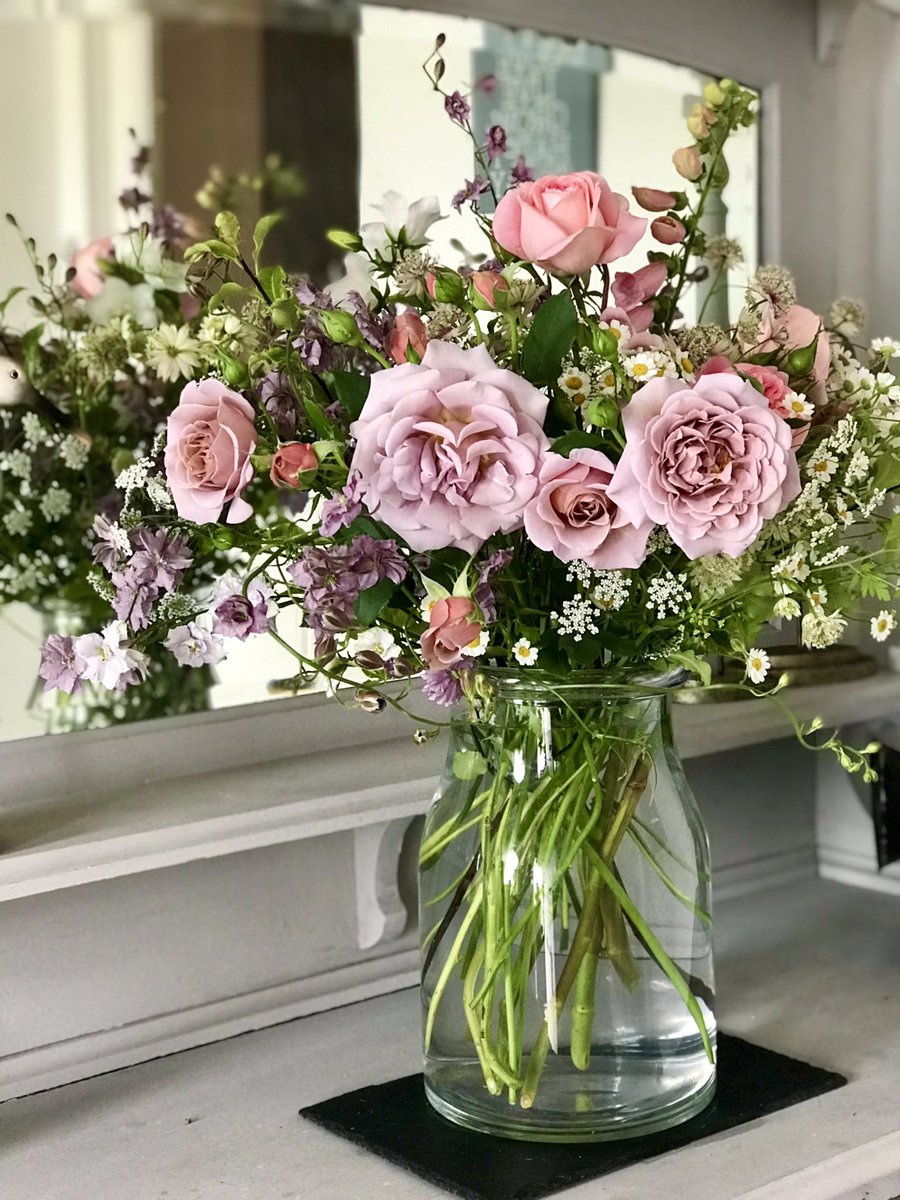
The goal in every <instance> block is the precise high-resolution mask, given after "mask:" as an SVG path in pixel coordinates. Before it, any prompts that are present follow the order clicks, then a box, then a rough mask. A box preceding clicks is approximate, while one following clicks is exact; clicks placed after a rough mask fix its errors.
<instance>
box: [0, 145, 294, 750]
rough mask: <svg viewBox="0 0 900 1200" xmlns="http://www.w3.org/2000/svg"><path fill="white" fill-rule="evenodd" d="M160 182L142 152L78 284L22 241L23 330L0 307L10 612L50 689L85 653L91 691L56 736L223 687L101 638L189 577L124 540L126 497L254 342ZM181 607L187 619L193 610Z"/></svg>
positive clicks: (222, 560)
mask: <svg viewBox="0 0 900 1200" xmlns="http://www.w3.org/2000/svg"><path fill="white" fill-rule="evenodd" d="M149 166H150V151H149V149H148V148H147V147H145V146H140V145H136V146H135V154H134V158H133V160H132V171H133V180H132V182H131V184H130V185H129V186H128V187H127V188H126V189H125V190H124V191H123V192H122V194H121V195H120V197H119V204H120V207H121V208H122V210H123V213H124V217H125V221H124V223H125V226H126V227H125V228H124V229H123V231H122V232H121V233H119V234H117V235H116V236H114V237H104V238H100V239H98V240H97V241H95V242H92V243H91V244H90V245H89V246H86V247H84V248H83V249H81V250H78V251H76V253H75V254H74V255H73V257H72V261H71V264H70V265H69V267H68V268H67V269H65V268H61V267H60V264H59V263H58V260H57V258H56V256H55V255H50V257H49V258H48V259H47V260H46V261H45V260H42V259H41V258H39V257H38V254H37V250H36V247H35V243H34V241H33V239H31V238H26V237H24V236H23V239H22V240H23V246H24V249H25V252H26V254H27V256H28V259H29V261H30V263H31V267H32V269H33V272H34V276H35V279H36V282H37V288H36V290H35V291H34V292H33V293H32V294H31V295H28V296H27V301H28V306H29V309H30V311H31V314H32V321H31V323H30V324H29V325H28V327H27V328H26V329H25V330H24V331H21V330H19V329H17V328H15V327H14V326H13V323H12V321H11V320H10V318H9V316H8V314H9V313H10V311H11V305H12V304H13V302H14V301H16V298H17V297H18V296H20V294H21V293H22V292H23V291H24V290H25V289H23V288H21V287H15V288H12V289H11V290H10V291H9V292H8V293H7V295H6V296H5V297H4V298H3V299H2V301H0V500H2V522H0V604H5V603H10V602H13V601H18V602H21V603H24V604H27V605H29V606H31V607H32V608H34V609H35V610H37V611H38V612H40V613H41V614H42V615H43V616H44V618H45V621H46V623H47V626H48V629H49V630H52V634H51V636H50V638H49V640H48V642H47V645H46V648H45V653H44V663H43V667H42V673H43V675H44V677H45V679H46V680H47V681H48V685H50V686H55V685H57V684H58V683H59V682H60V681H61V677H60V675H59V674H58V672H57V666H58V665H59V662H60V660H59V655H58V653H57V650H58V648H59V646H69V645H71V644H72V641H73V638H75V639H77V641H78V645H79V654H80V656H81V659H82V661H83V662H84V664H85V665H84V667H83V669H82V670H81V672H80V687H79V688H78V695H77V697H76V698H75V699H72V698H71V697H67V696H66V695H65V692H59V693H58V696H59V700H60V702H61V703H58V704H57V705H55V706H54V707H53V708H52V709H50V710H49V712H48V714H47V715H48V717H49V721H50V725H51V728H53V729H54V730H56V731H62V730H72V729H75V728H79V727H86V726H95V725H99V724H107V723H110V722H116V721H123V720H138V719H141V718H144V717H149V716H157V715H158V716H162V715H173V714H176V713H180V712H191V711H195V710H197V709H200V708H204V707H206V697H207V692H208V688H209V685H210V683H211V682H212V679H211V675H210V672H209V671H208V670H201V671H197V672H185V671H183V670H182V669H181V666H180V664H179V661H177V659H178V655H177V654H176V656H175V657H172V656H171V655H167V656H161V657H159V658H157V659H156V660H150V659H148V658H147V656H146V655H143V654H141V653H140V651H139V650H137V649H128V650H123V652H122V653H121V654H120V655H118V656H117V657H116V658H115V659H114V662H115V666H114V667H113V666H111V665H110V660H108V659H107V658H106V657H105V654H106V648H107V646H108V645H109V640H110V636H111V635H110V634H105V635H100V634H98V633H97V632H96V630H97V628H98V626H100V625H101V624H105V623H106V619H107V614H108V612H109V607H110V603H111V602H112V604H113V606H114V608H115V612H116V615H117V617H118V619H119V620H120V621H127V622H129V623H130V625H131V627H132V628H135V629H139V628H141V627H142V622H143V614H144V612H145V609H146V605H147V604H148V602H149V601H148V597H150V596H152V595H155V594H162V592H163V591H170V590H171V589H172V588H173V587H174V585H175V584H176V583H177V582H178V581H179V580H180V577H181V573H182V572H183V570H184V569H185V567H186V566H188V565H189V564H190V563H191V560H192V555H191V553H190V551H189V550H188V546H187V543H186V542H184V541H181V540H178V539H175V540H174V541H173V540H171V539H166V537H165V535H164V534H163V533H162V532H160V531H159V530H153V529H150V528H144V529H138V528H134V529H133V530H132V531H131V532H129V530H128V528H127V511H128V507H129V503H130V496H131V493H132V491H133V488H134V486H135V484H136V483H138V482H139V481H142V480H143V479H144V478H145V476H146V474H147V471H148V469H149V468H150V467H151V466H152V465H153V462H154V458H153V455H154V453H155V451H156V449H157V440H158V438H159V437H160V434H161V433H162V431H163V429H164V426H165V421H166V418H167V416H168V415H169V413H170V412H171V411H172V410H173V408H175V406H176V404H177V402H178V398H179V395H180V393H181V389H182V387H183V386H184V383H185V382H186V381H187V380H190V379H195V378H202V377H203V376H205V375H206V374H207V373H208V372H209V370H210V369H211V368H216V367H218V366H219V362H220V359H219V355H220V354H222V353H225V354H227V353H228V352H230V351H231V350H233V349H234V348H235V347H240V348H241V350H242V352H246V350H247V349H248V348H250V347H251V346H252V338H253V336H254V331H253V330H252V329H251V328H250V327H249V326H246V325H244V324H243V323H242V322H241V320H240V318H239V317H238V316H236V315H235V314H234V313H232V312H231V311H230V310H225V309H224V308H221V307H216V306H210V305H209V304H208V303H206V300H205V297H203V296H202V295H201V294H199V293H198V290H197V289H196V288H195V289H193V290H192V289H190V288H189V282H188V267H187V265H186V264H185V262H184V250H185V248H186V247H187V246H188V245H189V244H190V243H191V242H192V241H193V240H195V239H196V237H197V236H198V232H199V229H200V226H199V224H198V223H197V221H196V220H195V219H194V218H190V217H186V216H184V215H182V214H180V213H178V212H176V211H175V210H174V209H173V208H172V207H171V206H169V205H162V206H157V205H155V204H154V203H153V201H152V199H151V196H150V194H149V193H150V191H151V190H152V189H151V188H150V183H149ZM266 183H268V184H270V185H271V184H273V183H274V184H276V185H280V190H281V191H282V192H284V191H285V189H286V187H287V185H288V184H290V177H287V178H286V177H285V169H284V168H283V167H282V166H281V164H280V162H277V161H273V162H270V163H269V164H267V167H266V170H265V172H264V176H263V177H260V179H258V180H252V179H249V178H247V179H244V180H243V182H241V181H240V180H238V179H229V178H228V177H226V176H224V175H223V174H222V173H221V172H220V171H215V170H214V172H213V174H212V177H211V178H210V180H209V181H208V182H207V183H206V184H205V185H204V187H203V189H202V190H201V192H200V193H199V194H198V202H200V203H201V204H202V205H208V204H209V203H211V202H212V201H214V200H218V199H221V198H222V196H226V197H228V198H229V199H231V200H232V201H235V202H237V201H238V200H240V199H241V198H242V195H243V193H244V192H247V191H252V190H259V188H261V187H262V186H263V185H264V184H266ZM276 190H278V189H277V187H276ZM295 190H296V188H294V191H295ZM287 191H288V193H290V191H291V189H290V188H289V187H287ZM7 220H8V221H9V222H10V224H12V225H13V226H14V227H16V228H18V225H17V223H16V220H15V218H14V217H12V216H8V217H7ZM189 230H191V231H192V232H188V231H189ZM160 444H161V443H160ZM147 496H148V498H149V499H150V500H151V501H152V502H153V503H155V504H158V505H160V507H161V508H162V509H163V510H164V511H165V510H166V508H167V507H168V508H171V497H170V494H169V491H168V489H167V488H165V487H162V488H160V487H156V488H154V486H153V484H152V483H151V484H150V485H149V491H148V492H147ZM123 512H124V513H125V514H126V518H125V521H124V522H122V521H121V519H122V514H123ZM120 522H121V523H120ZM123 556H124V557H126V558H128V559H129V562H130V566H129V569H128V570H127V571H123V572H116V571H114V572H113V573H112V574H111V575H110V574H109V573H108V572H107V571H106V569H105V568H106V567H107V566H110V565H111V564H113V563H115V562H116V561H117V560H118V559H119V558H121V557H123ZM234 557H235V554H234V552H232V553H231V558H234ZM227 567H228V562H227V560H226V556H225V554H224V553H223V552H221V551H217V549H216V547H214V546H212V545H209V546H207V547H205V548H204V553H203V561H202V563H200V564H198V571H197V573H196V575H195V585H196V586H201V587H202V586H206V585H212V584H213V583H214V582H215V581H216V580H217V579H218V578H219V577H221V576H222V575H223V574H224V573H225V571H226V570H227ZM169 603H170V604H174V605H175V608H174V609H173V610H172V611H171V612H170V614H169V615H170V616H177V614H178V610H179V604H181V605H182V606H183V603H184V601H183V598H182V597H178V596H174V595H172V596H170V601H169ZM122 628H123V629H124V626H123V627H122ZM182 658H183V654H182ZM204 658H205V663H204V664H203V665H204V666H205V667H210V666H211V665H213V664H214V663H215V662H216V661H218V660H219V659H220V658H221V654H220V653H219V651H218V648H217V647H216V646H214V645H213V646H210V648H209V649H208V650H207V652H206V654H205V655H204ZM193 661H194V658H192V662H193ZM65 678H66V677H65V676H63V677H62V679H63V680H65ZM65 690H67V691H70V690H71V689H69V688H66V689H65ZM63 702H64V703H63Z"/></svg>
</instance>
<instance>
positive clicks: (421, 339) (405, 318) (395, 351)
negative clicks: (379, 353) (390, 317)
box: [385, 312, 428, 363]
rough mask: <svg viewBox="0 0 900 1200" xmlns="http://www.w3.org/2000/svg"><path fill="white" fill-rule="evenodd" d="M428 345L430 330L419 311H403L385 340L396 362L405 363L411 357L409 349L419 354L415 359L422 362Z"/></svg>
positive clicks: (388, 350) (389, 352)
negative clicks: (427, 328)
mask: <svg viewBox="0 0 900 1200" xmlns="http://www.w3.org/2000/svg"><path fill="white" fill-rule="evenodd" d="M427 345H428V331H427V330H426V328H425V322H424V321H423V320H422V318H421V317H420V316H419V314H418V313H417V312H402V313H401V314H400V315H399V317H397V319H396V321H395V322H394V328H393V329H392V330H391V332H390V333H389V334H388V337H387V341H386V342H385V348H386V349H387V352H388V354H389V355H390V356H391V358H392V359H393V360H394V362H395V363H405V362H406V361H407V360H408V358H409V355H408V353H407V351H409V350H412V351H413V353H414V354H415V355H416V356H417V357H416V358H415V359H414V360H413V361H414V362H420V361H421V359H422V355H423V354H424V353H425V347H426V346H427Z"/></svg>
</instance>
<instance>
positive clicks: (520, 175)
mask: <svg viewBox="0 0 900 1200" xmlns="http://www.w3.org/2000/svg"><path fill="white" fill-rule="evenodd" d="M510 174H511V175H512V177H513V183H530V182H531V180H533V179H534V171H532V169H531V167H529V165H528V163H527V162H526V161H525V155H524V154H520V155H519V157H518V158H517V159H516V161H515V162H514V163H513V165H512V170H511V171H510Z"/></svg>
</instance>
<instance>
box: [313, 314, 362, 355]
mask: <svg viewBox="0 0 900 1200" xmlns="http://www.w3.org/2000/svg"><path fill="white" fill-rule="evenodd" d="M316 320H317V321H318V322H319V324H320V325H321V326H322V328H323V329H324V331H325V336H326V337H327V338H328V339H329V341H332V342H336V343H338V344H339V345H343V346H359V345H360V344H361V343H362V340H363V336H362V334H361V333H360V331H359V326H358V325H357V324H356V320H355V318H353V317H352V316H351V315H350V313H348V312H344V310H343V309H342V308H319V309H316Z"/></svg>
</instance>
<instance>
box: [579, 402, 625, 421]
mask: <svg viewBox="0 0 900 1200" xmlns="http://www.w3.org/2000/svg"><path fill="white" fill-rule="evenodd" d="M582 411H583V413H584V419H585V421H586V423H587V424H588V425H593V426H594V427H595V428H596V429H612V428H613V427H614V426H615V425H617V424H618V421H619V406H618V404H616V402H615V400H613V398H612V397H611V396H606V397H605V398H604V399H602V400H589V401H588V402H587V404H586V405H585V406H584V409H583V410H582Z"/></svg>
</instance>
